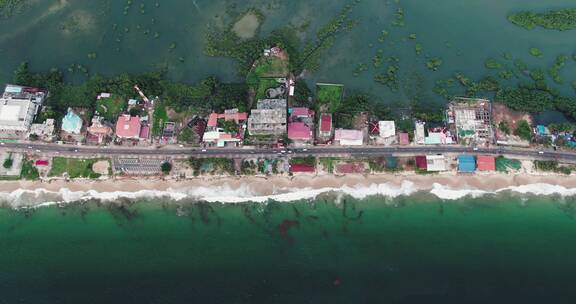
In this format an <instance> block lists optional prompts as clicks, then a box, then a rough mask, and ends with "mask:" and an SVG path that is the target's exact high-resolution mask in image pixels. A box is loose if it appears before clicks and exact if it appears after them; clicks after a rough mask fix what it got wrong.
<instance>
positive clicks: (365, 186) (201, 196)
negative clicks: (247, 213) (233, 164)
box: [0, 172, 576, 208]
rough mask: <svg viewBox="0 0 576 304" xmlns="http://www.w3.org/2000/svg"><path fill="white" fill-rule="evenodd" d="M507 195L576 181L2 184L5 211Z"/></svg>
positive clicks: (447, 177)
mask: <svg viewBox="0 0 576 304" xmlns="http://www.w3.org/2000/svg"><path fill="white" fill-rule="evenodd" d="M502 191H512V192H516V193H520V194H534V195H562V196H565V195H576V179H575V178H573V177H571V176H566V175H559V174H541V175H537V174H527V173H517V174H505V173H488V174H475V175H458V174H457V173H455V172H445V173H441V174H434V175H419V174H415V173H409V172H404V173H397V174H391V173H388V174H371V175H361V174H348V175H345V176H335V175H328V174H327V175H296V176H292V177H288V176H270V177H256V176H239V177H231V176H210V177H207V176H203V177H200V178H194V179H185V180H163V179H158V178H156V179H153V178H150V179H106V180H73V181H64V180H52V181H50V182H41V181H3V182H0V201H1V202H0V205H7V206H10V207H14V208H29V207H38V206H45V205H55V204H61V203H70V202H76V201H80V202H81V201H87V200H92V199H97V200H100V201H103V202H111V203H112V202H114V201H117V200H119V199H122V198H125V199H129V200H138V199H146V198H167V199H172V200H174V201H182V200H192V201H206V202H221V203H242V202H262V203H265V202H267V201H269V200H274V201H279V202H290V201H297V200H306V199H314V198H315V197H317V196H319V195H322V194H325V193H330V192H336V193H342V194H345V195H350V196H352V197H354V198H358V199H363V198H366V197H369V196H384V197H390V198H395V197H398V196H409V195H412V194H415V193H417V192H429V193H431V194H433V195H435V196H437V197H439V198H441V199H445V200H455V199H461V198H464V197H466V196H472V197H475V196H482V195H486V194H495V193H498V192H502Z"/></svg>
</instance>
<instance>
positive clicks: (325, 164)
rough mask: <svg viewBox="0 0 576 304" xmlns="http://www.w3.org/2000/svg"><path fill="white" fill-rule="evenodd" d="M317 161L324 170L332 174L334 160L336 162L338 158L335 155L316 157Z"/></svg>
mask: <svg viewBox="0 0 576 304" xmlns="http://www.w3.org/2000/svg"><path fill="white" fill-rule="evenodd" d="M318 161H319V162H320V165H322V168H324V170H326V172H328V173H330V174H332V173H334V167H335V164H336V162H338V158H336V157H320V158H319V159H318Z"/></svg>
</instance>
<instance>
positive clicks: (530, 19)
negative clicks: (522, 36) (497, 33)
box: [508, 8, 576, 31]
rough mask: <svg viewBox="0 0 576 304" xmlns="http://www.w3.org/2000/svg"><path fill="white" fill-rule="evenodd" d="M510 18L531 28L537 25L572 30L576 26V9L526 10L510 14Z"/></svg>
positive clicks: (513, 21) (515, 22) (517, 23)
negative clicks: (540, 11) (542, 11)
mask: <svg viewBox="0 0 576 304" xmlns="http://www.w3.org/2000/svg"><path fill="white" fill-rule="evenodd" d="M508 20H509V21H510V22H512V23H514V24H516V25H518V26H521V27H524V28H526V29H529V30H531V29H534V28H536V27H543V28H546V29H551V30H560V31H563V30H570V29H574V28H576V9H574V8H567V9H561V10H551V11H547V12H544V13H535V12H530V11H525V12H519V13H514V14H511V15H509V16H508Z"/></svg>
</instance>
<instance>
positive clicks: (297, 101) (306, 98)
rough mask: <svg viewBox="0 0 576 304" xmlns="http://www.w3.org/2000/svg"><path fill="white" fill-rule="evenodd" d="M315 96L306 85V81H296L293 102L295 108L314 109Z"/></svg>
mask: <svg viewBox="0 0 576 304" xmlns="http://www.w3.org/2000/svg"><path fill="white" fill-rule="evenodd" d="M313 96H314V94H313V93H312V90H310V88H309V87H308V84H306V81H304V80H302V79H298V80H296V83H295V84H294V96H293V99H292V102H293V104H294V105H295V106H300V107H308V108H310V107H312V106H313Z"/></svg>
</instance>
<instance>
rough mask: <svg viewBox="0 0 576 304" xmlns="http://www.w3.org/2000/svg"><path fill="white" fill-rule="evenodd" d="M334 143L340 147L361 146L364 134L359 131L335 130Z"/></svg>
mask: <svg viewBox="0 0 576 304" xmlns="http://www.w3.org/2000/svg"><path fill="white" fill-rule="evenodd" d="M334 141H337V142H338V143H339V144H340V145H342V146H361V145H363V144H364V132H362V131H360V130H346V129H336V132H335V133H334Z"/></svg>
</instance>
